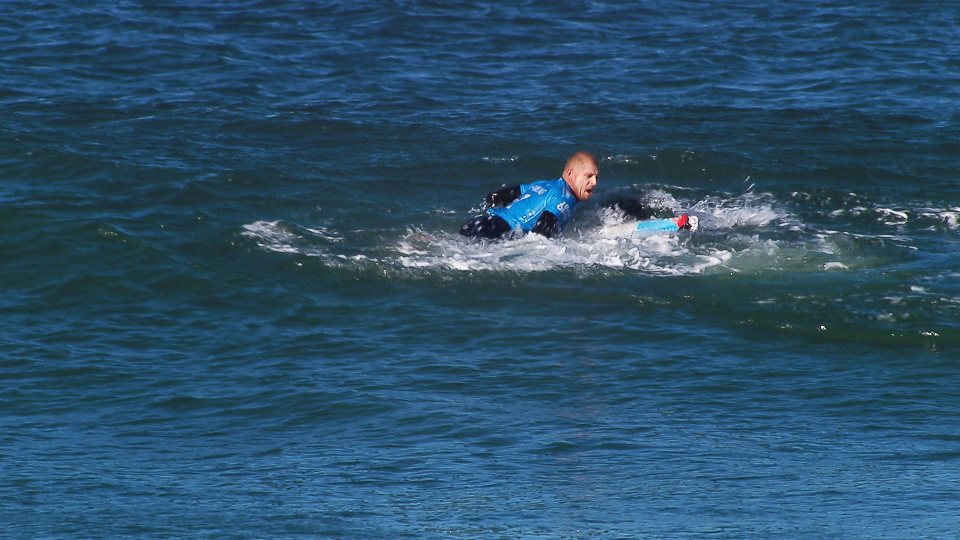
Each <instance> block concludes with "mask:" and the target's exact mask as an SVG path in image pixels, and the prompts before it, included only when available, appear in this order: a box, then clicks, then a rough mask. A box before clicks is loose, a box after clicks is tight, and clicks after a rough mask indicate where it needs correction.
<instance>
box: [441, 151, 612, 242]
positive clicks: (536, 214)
mask: <svg viewBox="0 0 960 540" xmlns="http://www.w3.org/2000/svg"><path fill="white" fill-rule="evenodd" d="M599 174H600V166H599V163H598V162H597V158H596V156H594V155H593V154H591V153H589V152H583V151H580V152H576V153H575V154H573V155H572V156H570V157H569V158H568V159H567V162H566V164H565V165H564V166H563V174H562V175H561V176H560V178H557V179H556V180H540V181H538V182H532V183H529V184H520V185H518V186H511V187H506V188H503V189H500V190H497V191H494V192H493V193H489V194H487V197H486V203H487V210H486V211H485V212H484V213H483V214H481V215H479V216H476V217H474V218H473V219H471V220H470V221H468V222H466V223H464V224H463V226H462V227H460V234H462V235H463V236H469V237H472V238H488V239H496V238H503V237H506V236H510V235H513V234H523V233H528V232H533V233H537V234H541V235H543V236H546V237H547V238H553V237H554V236H556V235H558V234H559V233H560V232H561V231H563V228H564V227H565V226H566V224H567V223H569V221H570V218H571V217H572V216H573V209H574V207H575V206H576V205H577V203H578V202H580V201H586V200H587V199H589V198H590V196H591V195H593V190H594V189H595V188H596V187H597V176H598V175H599Z"/></svg>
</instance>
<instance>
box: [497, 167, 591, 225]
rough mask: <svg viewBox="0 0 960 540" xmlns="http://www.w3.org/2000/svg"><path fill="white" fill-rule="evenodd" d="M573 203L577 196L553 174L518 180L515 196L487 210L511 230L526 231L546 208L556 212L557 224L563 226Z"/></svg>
mask: <svg viewBox="0 0 960 540" xmlns="http://www.w3.org/2000/svg"><path fill="white" fill-rule="evenodd" d="M576 205H577V197H576V196H575V195H574V194H573V191H572V190H571V189H570V186H568V185H567V183H566V181H564V179H563V178H557V179H556V180H540V181H539V182H532V183H529V184H521V185H520V196H519V197H517V199H516V200H514V201H513V202H512V203H510V204H508V205H506V206H504V207H501V208H491V209H489V210H487V213H488V214H490V215H493V216H497V217H499V218H500V219H502V220H504V221H506V222H507V223H508V224H509V225H510V228H512V229H513V230H517V229H520V230H522V231H523V232H530V230H531V229H533V227H534V226H535V225H536V224H537V220H538V219H540V215H541V214H543V213H544V212H550V213H551V214H553V215H554V216H556V218H557V225H558V228H559V229H560V230H563V228H564V227H565V226H566V225H567V223H568V222H569V221H570V218H571V217H572V216H573V207H574V206H576Z"/></svg>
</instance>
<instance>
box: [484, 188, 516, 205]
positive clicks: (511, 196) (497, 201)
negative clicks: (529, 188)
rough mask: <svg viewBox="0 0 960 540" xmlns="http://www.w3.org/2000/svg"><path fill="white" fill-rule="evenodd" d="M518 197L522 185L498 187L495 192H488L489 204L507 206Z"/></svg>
mask: <svg viewBox="0 0 960 540" xmlns="http://www.w3.org/2000/svg"><path fill="white" fill-rule="evenodd" d="M518 197H520V186H511V187H507V188H503V189H498V190H497V191H494V192H493V193H488V194H487V206H491V207H497V206H506V205H508V204H510V203H512V202H513V201H515V200H517V198H518Z"/></svg>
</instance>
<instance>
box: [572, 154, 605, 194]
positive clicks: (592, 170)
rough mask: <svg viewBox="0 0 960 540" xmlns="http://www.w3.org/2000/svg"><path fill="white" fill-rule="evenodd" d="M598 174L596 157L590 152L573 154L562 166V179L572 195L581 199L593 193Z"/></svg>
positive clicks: (598, 167) (598, 168)
mask: <svg viewBox="0 0 960 540" xmlns="http://www.w3.org/2000/svg"><path fill="white" fill-rule="evenodd" d="M599 174H600V166H599V165H598V164H597V158H596V156H594V155H593V154H591V153H590V152H577V153H576V154H573V155H572V156H570V158H569V159H567V164H566V165H564V166H563V179H564V180H565V181H566V182H567V185H568V186H570V189H571V190H572V191H573V195H574V196H575V197H576V198H577V199H579V200H581V201H585V200H587V199H589V198H590V195H593V190H594V188H596V187H597V176H598V175H599Z"/></svg>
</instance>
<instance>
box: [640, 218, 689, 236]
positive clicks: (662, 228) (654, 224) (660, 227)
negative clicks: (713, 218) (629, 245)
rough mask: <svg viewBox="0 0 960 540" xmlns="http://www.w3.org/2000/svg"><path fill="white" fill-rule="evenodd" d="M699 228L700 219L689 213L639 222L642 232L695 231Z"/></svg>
mask: <svg viewBox="0 0 960 540" xmlns="http://www.w3.org/2000/svg"><path fill="white" fill-rule="evenodd" d="M698 228H700V220H699V219H698V218H697V216H691V215H688V214H681V215H680V216H678V217H673V218H665V219H647V220H644V221H641V222H639V223H637V232H642V233H648V232H650V233H657V232H674V231H679V230H681V229H688V230H691V231H695V230H697V229H698Z"/></svg>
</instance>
